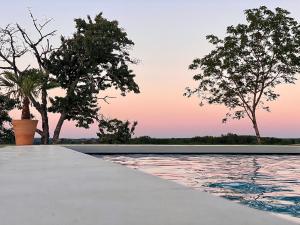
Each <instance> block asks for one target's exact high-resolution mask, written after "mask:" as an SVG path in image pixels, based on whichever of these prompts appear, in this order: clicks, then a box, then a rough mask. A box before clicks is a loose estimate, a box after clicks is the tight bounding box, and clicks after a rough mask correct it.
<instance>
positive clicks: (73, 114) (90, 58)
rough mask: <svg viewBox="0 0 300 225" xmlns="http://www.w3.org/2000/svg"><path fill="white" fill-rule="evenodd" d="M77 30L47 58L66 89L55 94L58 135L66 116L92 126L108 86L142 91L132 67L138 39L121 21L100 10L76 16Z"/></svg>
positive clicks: (83, 125)
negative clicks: (130, 35) (129, 34)
mask: <svg viewBox="0 0 300 225" xmlns="http://www.w3.org/2000/svg"><path fill="white" fill-rule="evenodd" d="M75 23H76V32H75V33H74V34H73V36H72V37H70V38H64V37H63V38H62V39H61V46H60V47H59V48H58V49H57V50H56V51H54V52H53V53H52V54H51V56H50V58H49V60H47V61H46V64H47V69H48V70H49V71H50V72H51V73H52V74H53V75H54V76H55V79H56V81H57V82H58V83H59V85H60V87H61V88H63V89H64V90H65V91H66V95H65V96H63V97H57V96H56V97H54V98H51V99H50V101H51V104H52V106H51V107H50V108H49V110H50V111H51V112H54V113H60V114H61V117H60V121H61V124H58V126H57V127H56V130H55V133H54V137H53V139H54V142H55V141H56V139H57V138H58V135H59V132H60V129H61V126H60V125H62V123H63V121H64V120H74V121H76V122H77V124H76V126H78V127H85V128H88V127H89V125H90V124H91V123H93V122H94V120H95V119H97V115H98V110H99V108H98V105H97V100H98V97H97V95H98V94H99V92H102V91H104V90H106V89H108V88H115V89H118V90H120V91H121V94H122V95H123V96H125V95H126V93H127V92H130V91H133V92H134V93H139V87H138V85H137V84H136V83H135V81H134V77H135V74H133V72H132V70H130V69H129V65H130V64H132V63H134V60H132V59H131V58H130V56H129V51H128V50H129V49H130V48H131V47H132V46H133V45H134V43H133V42H132V41H131V40H130V39H128V37H127V33H126V32H125V31H124V30H123V29H122V28H120V27H119V25H118V22H117V21H109V20H107V19H105V18H104V17H103V16H102V13H100V14H98V15H97V16H96V17H95V19H94V20H92V19H91V17H89V16H88V18H87V20H84V19H76V20H75Z"/></svg>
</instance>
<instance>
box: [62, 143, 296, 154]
mask: <svg viewBox="0 0 300 225" xmlns="http://www.w3.org/2000/svg"><path fill="white" fill-rule="evenodd" d="M65 147H67V148H70V149H73V150H76V151H79V152H82V153H88V154H300V146H291V145H290V146H287V145H66V146H65Z"/></svg>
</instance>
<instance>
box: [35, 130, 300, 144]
mask: <svg viewBox="0 0 300 225" xmlns="http://www.w3.org/2000/svg"><path fill="white" fill-rule="evenodd" d="M35 143H36V144H39V139H36V140H35ZM60 144H110V143H103V142H102V143H100V141H99V139H98V138H87V139H86V138H81V139H69V138H62V139H61V140H60ZM122 144H156V145H202V144H212V145H221V144H238V145H243V144H250V145H252V144H253V145H255V144H257V143H256V137H255V136H251V135H237V134H231V133H229V134H226V135H221V136H219V137H214V136H203V137H192V138H152V137H149V136H141V137H136V138H132V139H130V140H129V142H127V143H122ZM262 144H265V145H292V144H300V138H274V137H263V138H262Z"/></svg>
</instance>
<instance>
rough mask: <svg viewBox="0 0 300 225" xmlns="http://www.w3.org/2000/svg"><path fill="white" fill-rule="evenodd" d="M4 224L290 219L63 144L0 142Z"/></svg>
mask: <svg viewBox="0 0 300 225" xmlns="http://www.w3.org/2000/svg"><path fill="white" fill-rule="evenodd" d="M0 224H1V225H289V224H293V223H291V222H289V221H286V220H282V219H280V218H278V217H275V216H272V215H270V214H268V213H266V212H262V211H257V210H254V209H250V208H248V207H246V206H242V205H239V204H236V203H233V202H231V201H228V200H225V199H222V198H218V197H214V196H212V195H210V194H208V193H203V192H200V191H196V190H192V189H189V188H187V187H184V186H181V185H179V184H176V183H173V182H170V181H166V180H162V179H160V178H158V177H154V176H151V175H147V174H144V173H142V172H139V171H136V170H133V169H129V168H126V167H123V166H120V165H116V164H113V163H110V162H106V161H103V160H101V159H98V158H95V157H92V156H89V155H85V154H82V153H79V152H76V151H72V150H69V149H66V148H64V147H60V146H29V147H5V148H1V149H0Z"/></svg>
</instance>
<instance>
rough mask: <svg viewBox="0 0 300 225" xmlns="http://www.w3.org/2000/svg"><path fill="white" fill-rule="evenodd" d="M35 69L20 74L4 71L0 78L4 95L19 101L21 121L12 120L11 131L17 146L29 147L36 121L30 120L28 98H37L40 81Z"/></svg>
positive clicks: (39, 74) (37, 71)
mask: <svg viewBox="0 0 300 225" xmlns="http://www.w3.org/2000/svg"><path fill="white" fill-rule="evenodd" d="M41 77H42V76H41V73H40V72H39V70H36V69H28V70H25V71H23V72H22V73H20V74H16V73H11V72H8V71H5V72H3V73H2V75H1V76H0V87H1V88H2V89H4V90H5V94H6V95H7V96H9V97H13V98H15V99H16V100H19V102H20V104H19V108H20V109H21V110H22V114H21V119H20V120H13V121H12V123H13V129H14V133H15V139H16V144H17V145H31V144H32V143H33V138H34V133H35V130H36V126H37V123H38V121H37V120H32V115H31V113H30V98H31V97H38V94H39V92H40V88H41V84H42V80H41Z"/></svg>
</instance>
